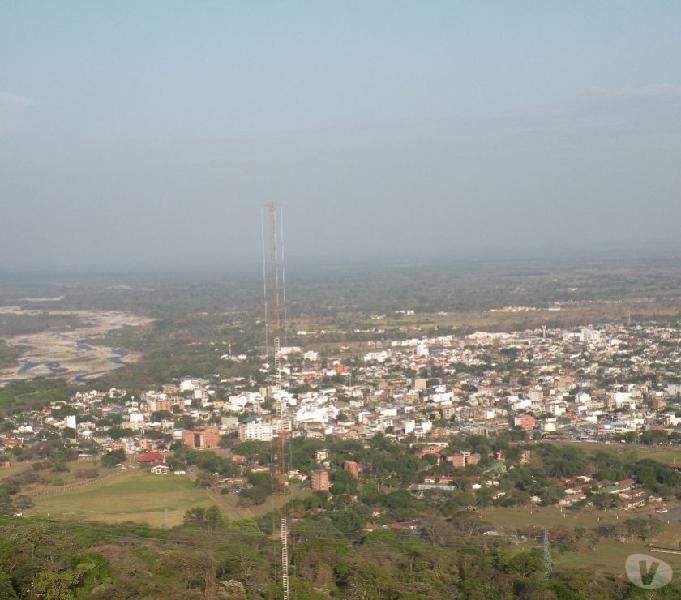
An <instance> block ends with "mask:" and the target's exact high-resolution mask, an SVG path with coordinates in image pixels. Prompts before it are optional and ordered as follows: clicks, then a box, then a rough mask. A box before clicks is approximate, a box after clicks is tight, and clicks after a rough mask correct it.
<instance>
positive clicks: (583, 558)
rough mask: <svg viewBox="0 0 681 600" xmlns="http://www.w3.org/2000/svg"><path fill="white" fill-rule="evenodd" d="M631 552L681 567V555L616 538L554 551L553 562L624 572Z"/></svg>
mask: <svg viewBox="0 0 681 600" xmlns="http://www.w3.org/2000/svg"><path fill="white" fill-rule="evenodd" d="M631 554H648V555H651V556H655V557H656V558H659V559H660V560H663V561H665V562H666V563H669V564H670V565H671V566H672V568H673V569H674V570H675V571H678V570H679V569H681V555H678V554H667V553H659V552H653V551H651V549H650V548H649V547H648V546H646V545H645V544H643V543H626V544H623V543H621V542H618V541H616V540H602V541H600V542H599V543H598V545H597V546H596V547H595V548H594V549H593V550H590V549H588V548H583V549H580V551H579V552H565V553H554V555H553V557H552V558H553V562H554V564H555V565H556V566H557V567H558V568H560V567H564V568H570V569H574V568H577V569H592V570H594V571H596V570H603V571H612V572H619V573H623V572H624V563H625V561H626V560H627V557H628V556H630V555H631Z"/></svg>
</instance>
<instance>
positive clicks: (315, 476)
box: [312, 471, 329, 492]
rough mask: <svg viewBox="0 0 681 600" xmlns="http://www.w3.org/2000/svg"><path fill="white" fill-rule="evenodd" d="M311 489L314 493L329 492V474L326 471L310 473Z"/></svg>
mask: <svg viewBox="0 0 681 600" xmlns="http://www.w3.org/2000/svg"><path fill="white" fill-rule="evenodd" d="M312 489H313V490H314V491H315V492H328V491H329V472H328V471H313V473H312Z"/></svg>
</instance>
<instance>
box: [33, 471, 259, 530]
mask: <svg viewBox="0 0 681 600" xmlns="http://www.w3.org/2000/svg"><path fill="white" fill-rule="evenodd" d="M33 500H34V507H33V508H32V509H31V510H30V511H27V512H30V513H33V514H43V515H46V514H49V515H50V516H51V517H57V518H64V519H78V520H86V521H104V522H121V521H134V522H138V523H148V524H149V525H152V526H155V527H162V526H164V525H167V526H170V527H172V526H174V525H178V524H179V523H181V522H182V518H183V516H184V513H185V511H186V510H188V509H190V508H193V507H195V506H202V507H208V506H212V505H214V504H215V505H218V506H219V507H220V508H221V509H222V511H223V513H224V515H225V516H226V517H227V518H228V519H230V520H239V519H247V518H252V517H254V516H257V515H260V514H263V513H266V512H268V511H269V510H271V509H272V503H271V502H270V501H269V500H268V501H266V502H265V503H264V504H262V505H259V506H256V507H253V508H244V507H239V506H238V505H237V502H238V498H237V497H236V496H235V495H232V494H227V495H223V494H219V493H212V492H209V491H206V490H203V489H200V488H198V487H196V486H195V485H194V483H193V482H192V481H191V480H190V479H189V478H188V477H184V476H175V475H151V474H150V473H148V472H146V471H142V470H139V469H136V470H134V471H127V472H123V473H118V474H116V475H113V476H111V477H109V478H107V479H106V480H104V481H102V482H101V483H98V484H94V485H92V486H87V487H84V488H82V489H75V490H72V491H68V492H64V493H59V494H55V495H50V496H38V497H35V498H34V499H33Z"/></svg>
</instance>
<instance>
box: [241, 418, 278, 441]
mask: <svg viewBox="0 0 681 600" xmlns="http://www.w3.org/2000/svg"><path fill="white" fill-rule="evenodd" d="M272 436H273V431H272V425H270V424H268V423H262V422H255V421H251V422H250V423H242V424H241V425H239V439H240V440H241V441H242V442H243V441H246V440H256V441H258V442H270V441H272Z"/></svg>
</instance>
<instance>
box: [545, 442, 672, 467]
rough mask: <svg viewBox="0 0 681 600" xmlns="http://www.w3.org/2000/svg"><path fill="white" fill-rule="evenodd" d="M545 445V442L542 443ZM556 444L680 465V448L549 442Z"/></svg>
mask: <svg viewBox="0 0 681 600" xmlns="http://www.w3.org/2000/svg"><path fill="white" fill-rule="evenodd" d="M543 443H547V442H543ZM550 443H558V444H560V445H562V446H572V447H573V448H574V447H577V448H579V449H580V450H584V451H585V452H591V453H596V452H610V453H612V454H617V456H619V457H620V458H622V459H624V460H640V459H642V458H651V459H653V460H656V461H659V462H661V463H664V464H670V463H681V448H678V447H677V448H669V447H665V446H650V447H647V446H633V445H631V444H618V443H615V442H613V443H612V444H599V443H588V442H579V443H571V442H564V443H563V442H550Z"/></svg>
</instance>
